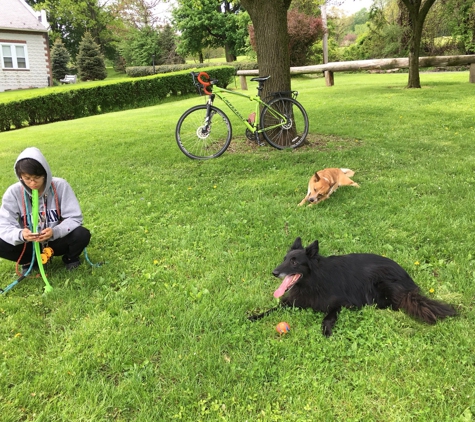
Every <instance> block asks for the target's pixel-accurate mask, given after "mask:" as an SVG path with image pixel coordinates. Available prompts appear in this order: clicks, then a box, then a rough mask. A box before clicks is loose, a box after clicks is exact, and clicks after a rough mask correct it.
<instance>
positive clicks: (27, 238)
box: [22, 227, 39, 242]
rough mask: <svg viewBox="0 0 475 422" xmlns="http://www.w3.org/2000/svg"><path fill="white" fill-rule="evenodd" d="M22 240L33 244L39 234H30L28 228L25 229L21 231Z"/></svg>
mask: <svg viewBox="0 0 475 422" xmlns="http://www.w3.org/2000/svg"><path fill="white" fill-rule="evenodd" d="M22 235H23V239H24V240H25V242H33V241H35V240H38V237H39V233H36V234H35V233H32V232H31V230H30V229H29V228H28V227H25V228H24V229H23V231H22Z"/></svg>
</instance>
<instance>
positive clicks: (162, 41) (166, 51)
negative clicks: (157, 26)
mask: <svg viewBox="0 0 475 422" xmlns="http://www.w3.org/2000/svg"><path fill="white" fill-rule="evenodd" d="M159 35H160V36H159V38H158V45H159V47H160V51H161V54H160V55H159V56H158V57H156V60H155V64H157V65H162V64H184V63H185V59H184V58H183V57H182V56H180V55H179V54H178V53H177V35H176V34H175V31H174V30H173V28H172V27H171V26H170V25H165V26H164V27H163V28H162V29H161V30H160V34H159Z"/></svg>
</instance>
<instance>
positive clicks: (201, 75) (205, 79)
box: [191, 72, 218, 95]
mask: <svg viewBox="0 0 475 422" xmlns="http://www.w3.org/2000/svg"><path fill="white" fill-rule="evenodd" d="M191 75H192V76H193V83H194V85H195V86H197V87H198V89H200V90H201V88H203V91H204V93H205V94H207V95H211V94H212V92H211V90H209V91H208V89H207V88H208V87H209V86H211V85H213V84H214V83H216V82H218V81H215V80H211V79H210V77H209V75H208V74H207V73H206V72H191ZM195 78H196V79H198V82H196V79H195Z"/></svg>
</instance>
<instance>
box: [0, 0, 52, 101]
mask: <svg viewBox="0 0 475 422" xmlns="http://www.w3.org/2000/svg"><path fill="white" fill-rule="evenodd" d="M48 26H49V25H48V23H47V22H46V14H45V13H44V11H42V12H35V11H34V10H33V9H32V8H31V7H30V6H29V5H28V4H27V3H26V2H25V1H24V0H0V92H3V91H7V90H13V89H24V88H43V87H46V86H50V85H51V84H52V81H53V77H52V74H51V58H50V51H49V40H48Z"/></svg>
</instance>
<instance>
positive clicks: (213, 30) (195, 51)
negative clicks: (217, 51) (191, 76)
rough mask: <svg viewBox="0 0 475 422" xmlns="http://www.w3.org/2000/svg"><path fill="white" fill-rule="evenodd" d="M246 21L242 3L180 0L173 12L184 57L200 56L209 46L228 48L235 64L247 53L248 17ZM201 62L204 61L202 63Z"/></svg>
mask: <svg viewBox="0 0 475 422" xmlns="http://www.w3.org/2000/svg"><path fill="white" fill-rule="evenodd" d="M244 14H245V15H246V16H247V17H246V18H243V17H242V16H241V15H243V12H241V11H240V6H239V2H237V3H232V2H223V3H222V5H220V4H219V3H217V2H216V0H201V1H199V2H196V1H195V0H179V1H178V2H177V7H176V8H175V9H174V10H173V19H174V21H175V27H176V28H177V30H178V31H179V32H180V42H179V45H178V52H179V54H181V55H182V56H185V57H186V56H190V55H201V54H202V51H203V50H204V49H205V48H207V47H212V48H214V47H225V49H226V53H227V57H228V58H229V60H227V61H233V60H235V59H236V57H237V56H238V55H239V54H241V53H242V52H243V51H244V47H245V39H246V35H247V24H248V23H249V16H248V15H247V13H244ZM200 61H202V60H200Z"/></svg>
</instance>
